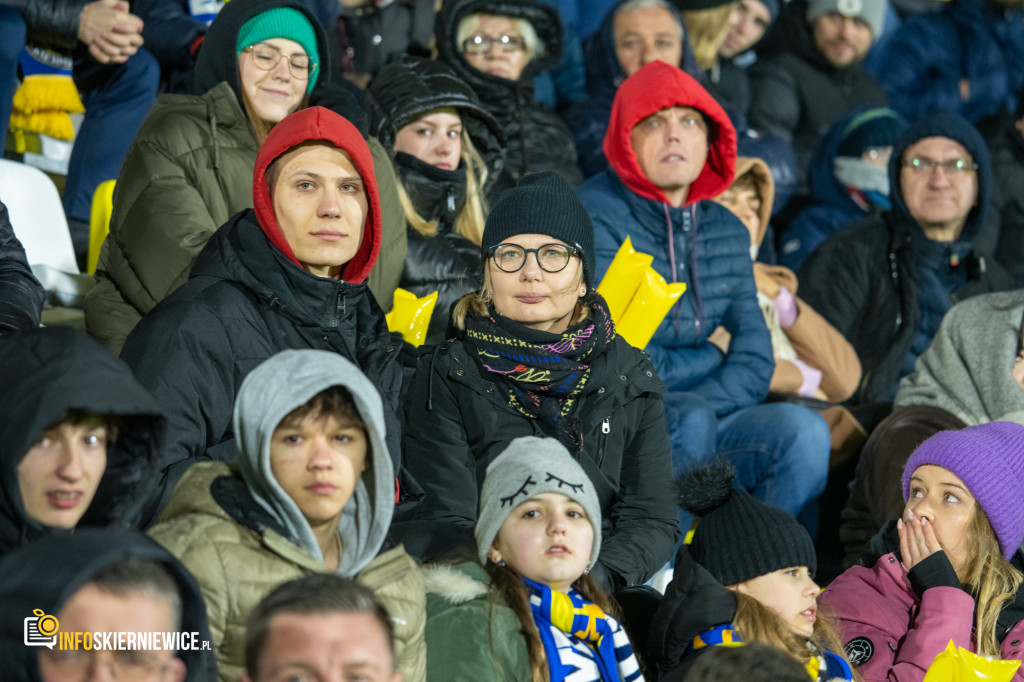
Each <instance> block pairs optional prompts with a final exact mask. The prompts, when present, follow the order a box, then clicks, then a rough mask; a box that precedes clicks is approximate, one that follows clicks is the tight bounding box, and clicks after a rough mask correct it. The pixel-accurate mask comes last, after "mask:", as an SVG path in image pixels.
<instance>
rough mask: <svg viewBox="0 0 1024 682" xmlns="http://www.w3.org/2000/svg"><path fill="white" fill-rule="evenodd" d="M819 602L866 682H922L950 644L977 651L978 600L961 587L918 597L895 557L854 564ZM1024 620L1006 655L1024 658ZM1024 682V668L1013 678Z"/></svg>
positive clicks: (1007, 644) (1004, 651)
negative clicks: (976, 612)
mask: <svg viewBox="0 0 1024 682" xmlns="http://www.w3.org/2000/svg"><path fill="white" fill-rule="evenodd" d="M819 602H820V603H821V604H822V608H827V609H828V610H829V612H831V613H832V614H834V615H835V617H836V622H837V625H838V629H839V636H840V639H841V640H842V641H843V642H844V643H845V644H846V653H847V655H848V656H849V657H850V662H851V663H853V664H854V665H855V666H858V667H856V668H855V669H856V670H857V672H859V673H860V675H861V676H862V677H863V678H864V682H882V681H886V682H920V681H921V680H923V679H924V675H925V672H927V670H928V667H929V666H930V665H931V664H932V661H933V660H934V659H935V657H936V656H937V655H938V654H939V652H941V651H942V650H943V649H945V648H946V645H947V644H948V643H949V640H951V639H952V640H953V642H954V643H955V644H956V645H957V646H961V647H964V648H965V649H968V650H970V651H974V650H975V642H974V636H973V629H974V599H973V598H972V597H971V595H969V594H967V593H966V592H964V591H963V590H961V589H958V588H955V587H932V588H930V589H928V590H925V592H924V596H923V597H920V598H919V597H918V596H917V594H916V593H915V592H914V590H913V588H911V586H910V579H909V578H908V577H907V572H906V571H905V570H903V566H902V565H901V564H900V562H899V559H897V558H896V555H895V554H893V553H889V554H886V555H884V556H882V558H880V559H879V560H878V561H877V562H876V563H875V565H874V566H873V567H872V568H866V567H864V566H854V567H853V568H850V569H849V570H847V571H846V572H844V573H843V574H842V575H840V576H839V577H838V578H836V579H835V580H833V581H832V584H831V585H829V587H828V589H826V590H825V591H824V592H823V593H822V595H821V597H820V598H819ZM1022 654H1024V621H1020V622H1017V623H1016V624H1015V625H1014V626H1013V627H1012V628H1011V629H1010V632H1009V633H1008V634H1007V635H1006V637H1005V638H1004V639H1003V644H1002V657H1003V659H1005V660H1022ZM1013 679H1014V682H1024V666H1021V669H1020V670H1018V671H1017V674H1016V675H1014V677H1013Z"/></svg>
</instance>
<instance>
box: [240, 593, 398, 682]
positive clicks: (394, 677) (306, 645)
mask: <svg viewBox="0 0 1024 682" xmlns="http://www.w3.org/2000/svg"><path fill="white" fill-rule="evenodd" d="M301 674H306V675H310V676H312V677H314V678H315V679H321V680H327V679H339V680H341V679H345V680H347V679H351V677H352V676H356V675H358V676H361V677H360V678H359V679H365V680H368V681H369V682H402V679H403V677H402V673H401V672H399V671H398V669H397V668H396V666H395V641H394V633H393V631H392V626H391V619H390V618H389V617H388V613H387V611H385V609H384V607H383V606H381V604H380V602H378V601H377V600H376V599H375V598H374V596H373V593H372V592H371V591H370V590H369V588H366V587H364V586H362V585H360V584H359V583H357V582H355V581H354V580H350V579H348V578H341V577H338V576H336V575H330V574H314V575H310V576H306V577H304V578H299V579H297V580H292V581H289V582H286V583H284V584H282V585H280V586H278V587H277V588H276V589H275V590H274V591H273V592H271V593H270V594H268V595H267V596H266V597H264V598H263V600H262V601H260V603H259V604H257V605H256V608H254V609H253V610H252V612H251V613H250V614H249V620H248V622H247V624H246V630H245V672H244V673H243V674H242V677H241V680H242V682H264V681H265V680H267V681H269V680H277V679H291V677H290V675H301Z"/></svg>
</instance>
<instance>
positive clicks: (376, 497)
mask: <svg viewBox="0 0 1024 682" xmlns="http://www.w3.org/2000/svg"><path fill="white" fill-rule="evenodd" d="M332 386H343V387H345V388H346V389H348V391H349V392H350V393H351V394H352V398H353V400H354V401H355V407H356V410H357V411H358V412H359V415H360V416H361V417H362V419H363V422H364V424H365V426H366V433H367V436H368V439H369V444H370V462H369V465H368V466H367V467H366V470H365V471H363V474H362V476H361V477H360V480H359V483H358V484H357V486H356V489H355V491H354V492H353V494H352V497H351V498H350V499H349V501H348V503H347V504H346V505H345V509H344V512H343V514H342V517H341V520H340V521H339V523H338V532H339V533H340V534H341V541H342V547H343V548H344V551H343V552H342V557H341V563H340V565H339V566H338V570H337V571H336V572H337V574H338V575H341V576H345V577H351V576H354V575H355V574H356V573H358V572H359V571H361V570H362V569H363V568H364V567H365V566H366V565H367V564H368V563H369V562H370V561H371V560H372V559H373V558H374V557H375V556H376V555H377V553H378V552H379V551H380V548H381V545H383V543H384V539H385V537H386V535H387V532H388V528H389V526H390V525H391V515H392V513H393V512H394V506H395V505H394V496H395V487H394V486H395V484H394V480H395V476H394V470H393V468H392V466H391V457H390V456H389V454H388V449H387V445H386V444H385V428H384V410H383V406H382V404H381V398H380V394H379V393H378V392H377V389H376V388H375V387H374V385H373V384H372V383H371V382H370V380H369V379H367V378H366V376H365V375H364V374H363V373H362V372H361V371H360V370H359V368H358V367H356V366H355V365H354V364H352V363H351V362H349V361H348V360H346V359H345V358H343V357H341V356H340V355H338V354H336V353H329V352H327V351H320V350H286V351H283V352H281V353H278V354H276V355H274V356H273V357H271V358H270V359H268V360H266V361H265V362H263V363H262V364H261V365H260V366H259V367H257V368H256V369H254V370H253V371H252V372H250V373H249V375H248V376H247V377H246V378H245V380H244V381H243V382H242V386H241V388H240V389H239V391H238V397H237V399H236V401H235V410H234V420H233V424H234V432H235V434H236V443H237V446H236V452H237V461H238V467H239V469H240V470H241V473H242V478H243V479H244V480H245V483H246V485H247V486H248V487H249V490H250V491H251V492H252V495H253V497H254V498H255V499H256V501H257V502H258V503H259V505H260V506H261V507H263V508H264V509H265V510H266V511H267V512H268V513H269V514H271V515H272V516H273V517H274V519H275V520H277V521H278V522H279V523H280V524H281V525H282V526H283V527H284V528H286V529H287V530H288V533H289V535H290V536H291V537H292V538H293V539H294V540H296V541H297V542H298V544H300V545H302V546H303V547H305V548H306V549H307V550H309V552H310V553H311V554H312V555H313V556H315V557H317V558H318V559H321V560H322V559H323V556H322V554H321V553H320V546H319V545H318V544H317V541H316V538H315V536H314V535H313V529H312V528H311V527H310V525H309V522H307V521H306V518H305V517H304V516H303V515H302V512H301V511H299V507H298V505H296V504H295V502H294V501H293V500H292V499H291V498H290V497H289V496H288V495H287V494H286V493H285V492H284V490H283V489H282V488H281V486H280V485H279V484H278V482H277V480H276V479H275V478H274V476H273V474H272V473H271V469H270V441H271V437H272V435H273V433H274V429H275V428H277V425H278V424H280V423H281V420H282V419H284V418H285V417H286V416H287V415H288V414H289V413H290V412H291V411H292V410H294V409H295V408H297V407H300V406H302V405H304V404H305V403H307V402H309V400H310V399H312V398H313V397H314V396H315V395H317V394H318V393H320V392H321V391H323V390H325V389H328V388H330V387H332Z"/></svg>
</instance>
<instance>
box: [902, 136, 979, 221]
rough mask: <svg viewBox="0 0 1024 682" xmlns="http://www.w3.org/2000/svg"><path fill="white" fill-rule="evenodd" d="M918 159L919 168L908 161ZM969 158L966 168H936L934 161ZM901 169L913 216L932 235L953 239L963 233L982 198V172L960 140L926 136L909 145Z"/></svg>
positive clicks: (905, 192)
mask: <svg viewBox="0 0 1024 682" xmlns="http://www.w3.org/2000/svg"><path fill="white" fill-rule="evenodd" d="M914 159H917V160H918V161H919V163H918V164H917V165H918V166H919V168H913V167H908V166H907V165H906V164H907V163H908V162H911V161H912V160H914ZM957 160H962V161H964V162H965V164H964V165H965V169H964V170H962V171H959V172H958V171H952V170H947V169H946V168H943V167H941V166H939V167H935V168H932V167H931V166H932V165H933V164H932V162H939V163H943V162H945V163H951V162H954V161H957ZM903 164H904V165H903V167H902V168H901V169H900V190H901V191H902V193H903V202H904V203H905V204H906V205H907V210H908V211H909V212H910V215H911V217H912V218H913V219H914V220H915V221H917V224H918V225H920V226H921V229H922V230H924V232H925V234H926V235H928V237H929V238H931V239H937V240H942V241H949V240H951V239H955V238H956V237H957V236H959V234H960V231H961V230H962V229H963V225H964V221H965V220H966V219H967V214H968V213H970V212H971V209H972V208H974V206H975V204H977V202H978V173H977V172H976V171H975V170H973V168H972V166H973V164H974V160H973V159H972V158H971V155H970V154H968V153H967V150H966V149H965V148H964V146H963V145H961V144H960V143H959V142H956V141H954V140H951V139H949V138H948V137H926V138H924V139H921V140H918V141H917V142H915V143H914V144H912V145H910V146H909V147H907V150H906V151H905V152H903Z"/></svg>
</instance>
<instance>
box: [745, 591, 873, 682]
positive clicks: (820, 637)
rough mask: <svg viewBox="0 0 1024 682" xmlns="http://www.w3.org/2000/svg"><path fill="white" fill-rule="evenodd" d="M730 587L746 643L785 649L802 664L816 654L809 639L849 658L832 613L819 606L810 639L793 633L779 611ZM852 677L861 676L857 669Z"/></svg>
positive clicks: (823, 647)
mask: <svg viewBox="0 0 1024 682" xmlns="http://www.w3.org/2000/svg"><path fill="white" fill-rule="evenodd" d="M729 589H730V590H731V591H732V593H733V594H734V595H735V596H736V616H735V618H733V626H734V627H735V628H736V631H737V632H738V633H739V635H740V637H742V638H743V641H744V642H761V643H762V644H767V645H769V646H772V647H775V648H776V649H780V650H782V651H785V652H786V653H787V654H789V655H790V656H792V657H793V658H794V659H796V660H797V661H798V662H799V663H800V664H801V665H807V664H808V663H810V662H811V658H812V657H813V656H814V651H813V650H812V649H811V648H810V647H808V646H807V642H808V640H809V641H810V642H811V643H812V644H813V645H814V646H815V647H817V648H818V649H820V650H822V651H829V652H831V653H833V654H835V655H837V656H841V657H842V658H844V659H845V658H846V654H845V652H844V651H843V645H842V642H841V641H840V640H839V635H838V634H836V630H835V626H834V625H833V623H834V620H835V619H834V618H833V617H832V614H830V613H827V612H823V610H822V608H821V607H819V608H818V618H817V620H816V621H815V622H814V634H812V635H811V636H810V637H809V638H807V637H802V636H801V635H798V634H797V633H795V632H793V630H792V628H790V627H789V625H787V624H786V623H785V621H783V620H782V618H780V617H779V615H778V614H777V613H775V612H774V611H772V610H771V609H769V608H768V607H767V606H765V605H764V604H762V603H761V602H759V601H758V600H757V599H755V598H754V597H752V596H750V595H749V594H745V593H743V592H740V591H738V590H736V589H735V588H732V587H731V588H729ZM853 678H854V679H855V680H860V679H861V677H860V675H858V674H857V672H856V671H854V673H853Z"/></svg>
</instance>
